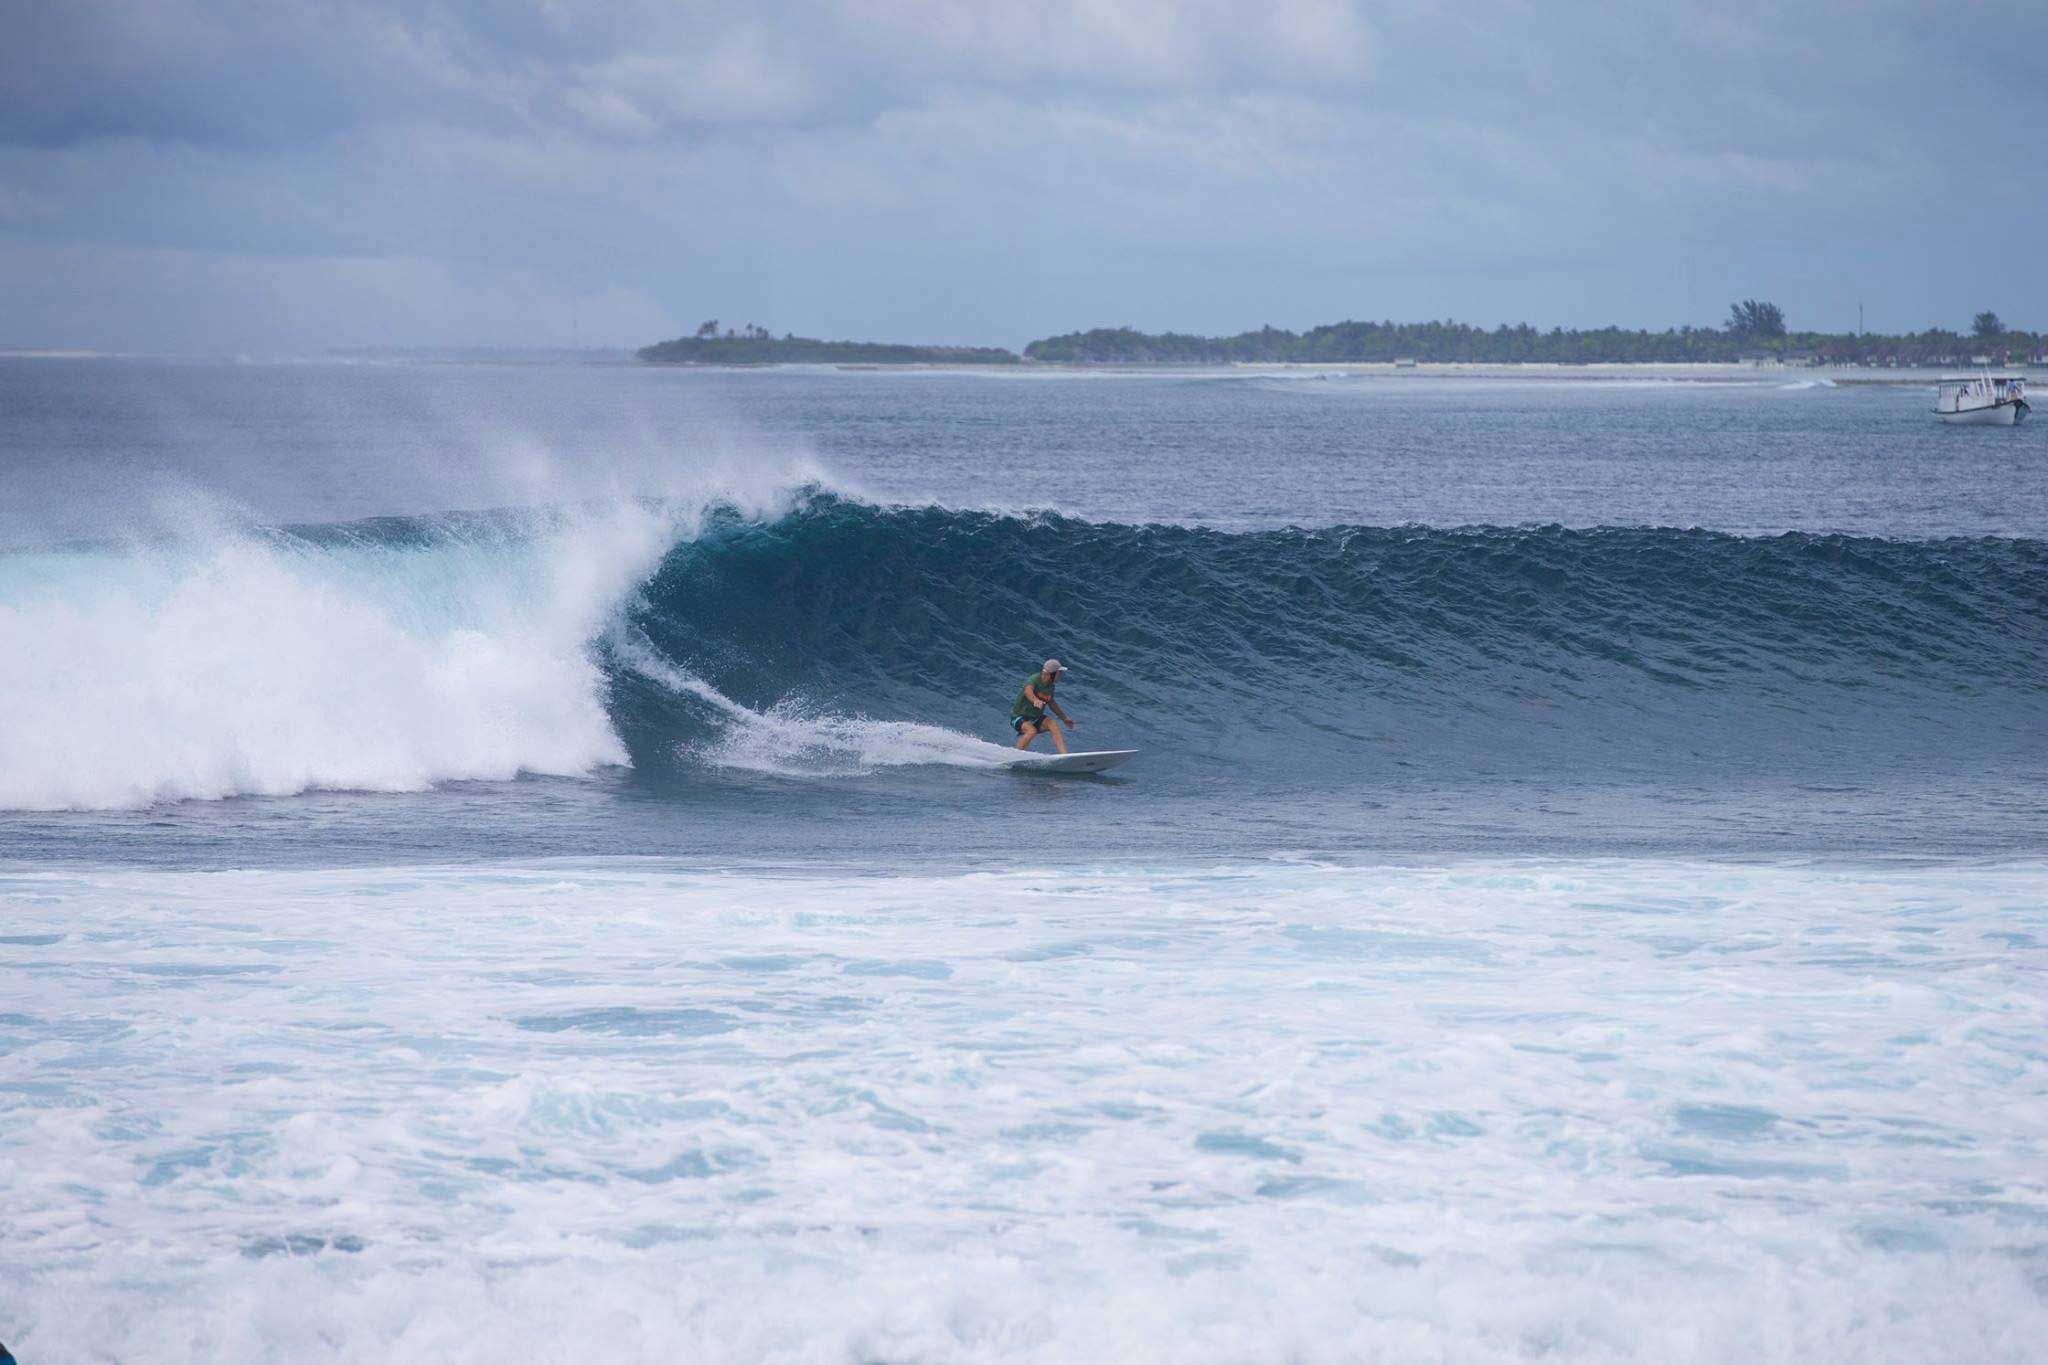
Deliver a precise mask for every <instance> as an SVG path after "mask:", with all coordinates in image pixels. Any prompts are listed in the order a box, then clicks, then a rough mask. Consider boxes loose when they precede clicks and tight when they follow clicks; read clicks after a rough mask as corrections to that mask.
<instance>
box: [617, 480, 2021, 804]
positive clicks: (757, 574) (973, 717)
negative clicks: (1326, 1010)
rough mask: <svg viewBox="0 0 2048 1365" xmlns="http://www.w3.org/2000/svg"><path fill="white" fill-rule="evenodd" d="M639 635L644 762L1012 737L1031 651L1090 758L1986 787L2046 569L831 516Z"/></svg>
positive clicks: (623, 664)
mask: <svg viewBox="0 0 2048 1365" xmlns="http://www.w3.org/2000/svg"><path fill="white" fill-rule="evenodd" d="M630 616H631V622H632V625H633V627H634V632H633V633H634V634H635V636H636V637H637V639H638V641H639V643H638V644H637V645H636V646H635V648H634V649H633V650H631V651H628V652H627V655H625V656H615V657H614V659H613V663H614V666H615V682H616V683H617V688H616V692H615V698H614V701H615V707H614V714H615V718H616V719H617V720H618V722H619V725H620V732H621V735H622V737H623V738H624V740H625V742H626V744H627V745H628V747H629V748H630V749H631V751H632V752H633V755H634V758H635V761H636V763H642V764H652V765H660V764H664V763H668V762H671V761H673V760H674V758H675V756H676V755H677V754H679V753H680V754H681V755H683V756H684V758H685V759H686V760H688V759H689V758H692V757H703V756H705V755H706V754H707V752H709V753H714V754H715V752H716V751H715V748H714V749H711V750H707V748H706V747H705V746H706V745H707V744H708V743H710V742H711V741H713V739H714V738H715V736H716V734H717V733H719V732H721V731H722V730H725V729H729V728H731V713H730V712H729V711H727V710H725V709H724V708H723V707H722V706H721V705H720V704H718V703H715V702H713V701H711V700H710V699H711V698H712V697H714V696H715V697H716V698H718V699H720V701H721V702H727V699H729V702H728V704H729V703H738V704H739V706H741V707H743V708H746V710H747V713H748V714H749V715H756V716H758V715H760V714H763V713H770V714H773V713H774V708H776V707H777V706H780V707H781V708H782V714H781V723H782V728H783V732H784V733H785V739H786V741H787V742H786V744H785V748H787V749H788V750H789V751H790V752H792V753H794V752H796V751H798V750H800V749H801V747H802V745H801V742H800V741H799V739H798V738H797V737H794V736H792V735H791V734H789V733H788V732H791V731H803V726H804V723H805V721H806V718H807V717H809V718H810V720H811V722H812V729H811V730H810V731H807V732H804V733H808V734H811V735H812V736H813V738H815V739H816V741H817V744H818V746H819V748H820V749H821V750H830V751H833V752H838V753H841V754H842V755H843V754H845V753H847V752H849V750H850V749H857V748H858V744H857V743H851V742H848V741H847V739H846V737H843V736H842V737H840V738H839V739H835V738H834V737H833V736H832V735H831V734H830V733H829V729H830V724H831V722H830V721H829V719H828V718H829V717H832V716H841V717H844V716H854V715H864V716H869V717H879V718H917V719H919V720H923V721H927V722H932V723H936V724H938V725H942V726H948V727H956V728H958V729H961V730H965V731H970V732H972V733H976V734H979V735H982V736H984V737H987V738H990V739H996V740H1000V739H1001V738H1002V737H1003V736H1004V733H1005V731H1006V730H1007V724H1006V721H1007V715H1008V707H1009V703H1010V700H1011V698H1012V697H1013V696H1014V695H1015V693H1016V690H1017V688H1018V686H1019V684H1020V682H1021V680H1022V678H1023V676H1024V675H1025V674H1026V673H1027V672H1029V671H1030V668H1031V666H1032V664H1033V663H1034V662H1035V661H1036V660H1038V659H1040V658H1043V657H1044V656H1045V655H1047V654H1057V655H1059V656H1060V657H1061V658H1062V659H1063V660H1065V661H1067V662H1068V663H1069V664H1070V665H1071V666H1072V667H1073V670H1074V672H1073V674H1072V676H1071V677H1070V679H1069V681H1068V685H1067V687H1066V701H1067V704H1068V706H1069V709H1070V710H1073V711H1074V712H1075V713H1076V715H1077V717H1078V718H1080V719H1081V720H1082V721H1083V722H1084V725H1083V729H1082V730H1081V732H1080V734H1079V735H1078V736H1077V738H1082V739H1085V740H1086V741H1087V742H1088V743H1089V744H1091V745H1094V744H1105V743H1110V742H1117V743H1122V742H1127V741H1128V742H1141V743H1145V744H1149V745H1155V746H1157V745H1166V746H1169V747H1171V748H1173V749H1175V750H1177V751H1181V752H1188V753H1201V752H1213V753H1217V754H1221V755H1224V756H1227V757H1229V758H1231V759H1232V760H1233V761H1237V762H1241V763H1242V762H1250V763H1265V764H1270V765H1280V766H1284V767H1285V768H1287V769H1288V770H1289V771H1294V772H1312V771H1324V772H1329V773H1333V774H1341V773H1344V772H1347V771H1366V770H1370V771H1373V772H1379V773H1386V772H1401V771H1408V770H1413V771H1415V772H1417V773H1433V774H1437V775H1442V776H1458V775H1461V774H1462V775H1473V776H1480V777H1484V776H1487V775H1492V774H1502V773H1515V772H1526V773H1528V774H1532V775H1541V774H1546V773H1547V774H1550V775H1551V776H1553V777H1555V778H1557V779H1558V780H1573V779H1578V778H1583V777H1586V776H1588V775H1592V776H1596V777H1597V776H1599V775H1601V774H1613V775H1616V776H1619V777H1631V778H1632V777H1641V776H1649V777H1652V778H1657V777H1668V776H1671V775H1673V774H1682V773H1685V772H1689V771H1697V772H1700V773H1702V774H1708V773H1712V774H1717V775H1722V776H1725V775H1727V774H1730V773H1736V774H1740V773H1743V772H1749V771H1756V772H1770V773H1783V772H1790V773H1793V774H1795V775H1796V774H1798V773H1800V772H1804V771H1808V770H1811V771H1814V772H1823V771H1826V770H1856V771H1868V770H1869V769H1870V768H1871V767H1872V766H1873V765H1875V766H1876V767H1878V768H1884V767H1887V766H1889V765H1892V764H1898V763H1911V764H1920V765H1927V764H1932V765H1941V764H1944V763H1951V762H1955V761H1959V760H1961V761H1969V762H1973V763H1983V762H1992V763H1997V762H2001V761H2005V760H2007V759H2010V758H2012V757H2014V756H2016V755H2018V754H2019V753H2020V752H2021V751H2022V750H2038V749H2039V748H2040V744H2041V741H2040V739H2039V730H2040V728H2041V727H2040V726H2039V725H2038V723H2037V722H2038V719H2039V717H2040V714H2041V711H2040V708H2041V705H2042V702H2043V701H2044V699H2048V547H2044V546H2043V545H2042V544H2041V543H2040V542H2035V541H2023V540H2006V539H1996V540H1994V539H1985V540H1968V541H1964V540H1948V541H1939V542H1907V541H1889V540H1879V539H1859V538H1853V537H1846V536H1834V535H1807V534H1788V535H1782V536H1777V537H1774V538H1769V539H1749V538H1741V537H1735V536H1729V535H1723V534H1716V533H1710V532H1703V531H1681V530H1668V529H1611V530H1592V531H1574V530H1564V529H1559V528H1542V529H1490V528H1476V529H1464V530H1435V529H1427V528H1393V529H1386V528H1373V527H1338V528H1332V529H1326V530H1314V531H1304V530H1283V531H1269V532H1255V533H1230V532H1221V531H1214V530H1205V529H1197V528H1187V527H1172V526H1128V525H1104V524H1096V523H1089V522H1084V521H1078V520H1072V519H1068V518H1064V517H1059V516H1041V517H1036V518H1029V519H1021V518H1016V517H1006V516H997V515H992V514H985V513H978V512H961V511H950V510H944V509H939V508H929V507H927V508H910V509H881V508H876V507H873V506H869V505H865V504H862V503H858V502H853V501H849V500H844V499H840V498H836V497H832V496H829V495H821V496H817V497H814V498H812V499H810V500H809V501H808V502H807V503H805V504H804V505H803V506H802V507H800V508H799V509H798V510H796V511H794V512H792V513H791V514H789V515H787V516H784V517H781V518H779V519H775V520H771V521H743V520H740V519H738V518H733V517H728V518H722V519H714V520H713V521H712V522H711V523H710V524H709V525H707V527H706V528H705V529H704V531H703V533H702V534H701V535H699V536H697V537H696V538H694V539H692V540H690V541H689V542H687V543H684V544H680V545H678V546H677V547H676V548H675V549H673V550H672V551H671V552H670V553H669V554H668V555H667V557H666V558H665V560H664V561H663V563H662V565H661V568H660V570H659V572H658V573H656V574H655V576H654V577H653V579H652V581H651V582H650V583H649V584H648V585H647V586H646V588H645V589H644V590H643V592H642V593H641V594H640V595H639V597H638V600H637V602H636V603H635V605H634V606H633V608H632V610H631V613H630ZM649 654H652V655H653V656H654V657H655V658H656V659H658V660H659V661H660V665H661V667H658V668H655V669H652V670H649V669H646V668H642V667H637V666H636V661H637V662H642V663H644V661H645V660H646V659H647V657H648V655H649ZM662 668H669V669H679V670H682V671H683V672H684V673H686V674H687V675H688V676H689V677H690V678H692V679H694V680H698V681H699V682H700V683H701V685H702V686H701V690H700V691H699V692H698V693H696V694H692V693H690V692H689V691H688V690H687V689H684V690H682V691H678V690H677V689H676V688H675V687H674V686H672V685H668V686H661V685H655V684H654V682H653V679H658V678H660V677H661V676H662V673H661V669H662ZM669 682H670V683H671V684H672V683H673V682H674V679H673V677H671V678H670V679H669ZM839 723H841V724H844V722H839ZM741 728H742V729H744V728H745V727H741ZM742 747H745V746H742ZM770 747H771V748H772V747H773V746H770ZM977 747H978V746H977ZM758 748H759V746H758V745H757V746H756V750H758ZM962 761H973V757H972V756H964V757H963V759H962Z"/></svg>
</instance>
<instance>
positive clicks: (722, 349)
mask: <svg viewBox="0 0 2048 1365" xmlns="http://www.w3.org/2000/svg"><path fill="white" fill-rule="evenodd" d="M637 354H638V355H639V357H640V359H642V360H643V361H646V362H647V363H648V364H650V365H834V364H837V365H1015V364H1017V363H1018V356H1017V353H1016V352H1015V351H1006V350H1004V349H1002V348H1001V347H999V346H904V345H899V344H896V343H894V342H886V341H819V340H817V339H816V338H814V337H800V336H797V335H796V334H794V333H786V334H784V335H782V336H779V337H778V336H771V335H770V334H769V333H768V332H767V330H766V329H764V328H761V327H756V326H754V325H753V324H752V323H748V324H747V325H746V326H745V327H742V328H739V329H738V330H734V329H732V328H727V329H726V330H725V331H723V332H721V331H719V330H718V320H717V319H716V318H713V319H712V320H711V321H709V322H706V323H705V324H704V325H703V326H701V327H699V328H698V329H697V331H696V334H695V335H693V336H686V337H677V338H676V339H675V340H673V341H660V342H656V343H655V344H654V345H652V346H643V347H641V348H640V350H639V351H638V353H637Z"/></svg>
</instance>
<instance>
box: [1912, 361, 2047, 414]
mask: <svg viewBox="0 0 2048 1365" xmlns="http://www.w3.org/2000/svg"><path fill="white" fill-rule="evenodd" d="M2026 388H2027V381H2026V380H2024V379H2022V378H2021V377H2020V376H2018V375H2016V374H1993V373H1991V371H1989V370H1985V371H1984V372H1982V373H1981V374H1945V375H1943V376H1942V377H1941V378H1940V379H1938V380H1936V381H1935V387H1934V415H1935V416H1936V417H1939V418H1940V419H1941V420H1942V421H1944V422H1960V423H1967V424H1969V425H1971V426H1986V427H2009V426H2011V425H2012V424H2013V423H2015V422H2017V421H2019V420H2020V419H2022V418H2023V417H2025V416H2026V415H2027V414H2028V413H2029V412H2032V411H2033V409H2032V408H2030V407H2029V406H2027V395H2026Z"/></svg>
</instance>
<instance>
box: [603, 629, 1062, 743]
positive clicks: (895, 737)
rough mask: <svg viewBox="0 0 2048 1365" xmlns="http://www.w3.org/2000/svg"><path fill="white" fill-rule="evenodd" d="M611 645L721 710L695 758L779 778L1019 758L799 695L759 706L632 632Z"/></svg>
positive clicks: (955, 735) (936, 729) (638, 667)
mask: <svg viewBox="0 0 2048 1365" xmlns="http://www.w3.org/2000/svg"><path fill="white" fill-rule="evenodd" d="M608 643H609V645H610V647H611V650H612V653H613V657H615V658H616V659H618V660H619V662H620V663H622V664H624V665H625V666H626V667H628V668H631V669H632V670H633V671H634V672H636V673H639V674H640V675H641V676H643V677H646V678H648V679H650V680H652V681H654V682H657V683H659V684H661V685H662V686H663V687H665V688H667V689H668V690H669V691H671V692H674V693H676V694H678V695H680V696H687V697H694V698H696V699H697V700H698V701H701V702H704V703H706V704H708V705H709V706H710V707H711V708H712V709H713V710H714V711H715V712H717V714H718V716H719V718H720V720H721V722H722V725H721V727H720V729H719V731H718V733H717V735H716V736H715V737H714V738H710V739H707V740H705V741H704V742H702V743H700V744H698V745H697V746H695V747H694V749H693V750H692V751H691V756H692V757H693V758H695V759H697V760H698V761H699V762H703V763H708V764H711V765H713V766H715V767H721V768H733V769H738V770H741V771H746V772H757V773H766V774H771V775H774V776H780V777H852V776H858V775H859V774H861V773H867V772H873V771H874V770H875V769H877V768H896V767H914V766H919V765H934V764H936V765H940V766H945V767H961V768H994V767H999V766H1001V765H1003V764H1006V763H1009V762H1010V761H1011V760H1013V759H1015V758H1016V757H1017V755H1016V752H1015V751H1014V750H1013V749H1011V748H1009V747H1008V746H1006V745H1001V744H991V743H989V742H988V741H987V740H982V739H976V738H975V737H974V736H973V735H966V734H962V733H960V732H959V731H958V730H948V729H946V728H945V727H943V726H939V725H921V724H918V723H917V722H915V721H891V720H873V719H870V718H868V717H865V716H844V715H840V714H838V713H837V712H833V711H829V710H826V709H824V708H821V707H818V706H816V705H813V704H812V703H809V702H807V701H805V700H803V699H802V698H798V697H792V698H786V699H784V700H783V701H781V702H778V703H776V704H775V705H773V706H770V707H767V708H766V709H763V710H755V709H753V708H752V707H747V706H743V705H741V704H740V703H738V702H735V701H733V700H732V699H731V698H729V697H727V696H726V695H725V694H724V693H722V692H720V691H719V690H718V689H717V688H715V687H713V686H711V684H709V683H707V682H705V681H704V680H703V679H702V678H699V677H697V676H696V675H695V674H693V673H691V672H689V671H688V670H687V669H683V668H679V667H677V666H676V665H675V664H674V663H672V662H670V661H669V660H667V659H664V658H662V657H661V655H660V654H658V653H657V652H656V651H655V650H654V649H653V648H652V647H650V646H648V645H647V644H646V643H645V641H644V640H642V639H640V638H639V637H638V636H637V635H635V634H634V633H632V632H630V631H626V630H623V629H622V630H620V631H617V632H615V633H614V634H613V635H612V636H611V637H610V639H609V641H608ZM1040 747H1041V748H1043V747H1044V746H1040Z"/></svg>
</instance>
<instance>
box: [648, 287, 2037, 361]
mask: <svg viewBox="0 0 2048 1365" xmlns="http://www.w3.org/2000/svg"><path fill="white" fill-rule="evenodd" d="M637 354H638V356H639V358H640V359H641V360H642V361H644V362H647V363H649V364H655V365H821V364H837V365H1016V364H1019V363H1022V362H1033V363H1037V364H1049V365H1239V364H1267V365H1275V364H1289V365H1316V364H1324V365H1329V364H1347V363H1348V364H1374V363H1377V364H1394V363H1400V362H1408V361H1412V362H1415V363H1418V364H1478V365H1519V364H1531V365H1683V364H1700V363H1721V364H1737V363H1741V362H1744V361H1748V362H1752V363H1772V362H1775V363H1779V364H1785V365H1867V366H1885V367H1899V368H1922V367H1930V366H1959V365H1969V364H1972V363H1974V362H1975V361H1977V360H1979V359H1983V360H1988V361H1989V362H1990V363H1992V364H1994V365H2004V364H2017V363H2024V362H2026V361H2029V360H2032V361H2034V362H2035V363H2040V364H2048V335H2044V334H2042V333H2032V332H2021V331H2014V330H2011V329H2009V328H2007V327H2006V326H2005V324H2004V323H2003V322H2001V321H2000V320H1999V317H1998V315H1997V314H1996V313H1991V312H1984V313H1979V314H1977V316H1976V318H1975V320H1974V322H1973V323H1972V326H1971V330H1970V332H1969V333H1968V334H1967V335H1966V334H1964V333H1960V332H1951V331H1948V330H1946V329H1944V328H1940V327H1930V328H1928V329H1927V330H1926V331H1924V332H1912V333H1907V334H1905V335H1900V336H1887V335H1883V334H1880V333H1876V332H1794V331H1791V330H1789V329H1788V328H1787V327H1786V326H1785V314H1784V312H1783V311H1782V310H1781V309H1779V307H1778V306H1777V305H1776V304H1773V303H1768V302H1761V301H1759V300H1756V299H1744V300H1743V301H1742V302H1740V303H1736V304H1732V305H1730V307H1729V310H1728V321H1727V322H1726V323H1725V324H1723V325H1722V326H1720V327H1691V326H1687V327H1673V328H1667V329H1666V330H1664V331H1661V332H1651V331H1647V330H1643V331H1630V330H1628V329H1627V328H1623V327H1601V328H1598V329H1594V330H1588V331H1581V330H1578V329H1576V328H1564V327H1553V328H1551V329H1550V330H1549V331H1547V332H1546V331H1542V330H1540V329H1538V328H1535V327H1532V326H1530V325H1529V324H1528V323H1526V322H1524V323H1517V324H1515V325H1513V326H1508V325H1502V326H1499V327H1495V328H1493V329H1492V330H1491V331H1489V330H1487V329H1486V328H1484V327H1474V326H1471V325H1469V324H1467V323H1462V322H1332V323H1326V324H1325V325H1323V326H1321V327H1312V328H1310V329H1309V330H1308V331H1306V332H1290V331H1286V330H1284V329H1282V328H1277V327H1261V328H1260V329H1259V330H1258V331H1256V332H1240V333H1238V334H1237V335H1236V336H1225V337H1209V336H1194V335H1191V334H1189V333H1185V332H1140V331H1136V330H1134V329H1132V328H1129V327H1097V328H1094V329H1092V330H1090V331H1086V332H1069V333H1067V334H1066V335H1064V336H1056V337H1045V338H1043V339H1041V340H1038V341H1034V342H1032V343H1031V344H1030V345H1028V346H1026V347H1025V348H1024V353H1023V355H1022V356H1021V357H1020V356H1019V355H1017V353H1015V352H1014V351H1009V350H1005V349H1003V348H1002V347H1000V346H906V345H900V344H897V343H894V342H882V341H819V340H817V339H815V338H812V337H800V336H797V335H795V334H794V333H785V334H784V335H782V336H779V337H778V336H772V335H770V334H769V332H768V331H767V330H766V329H765V328H761V327H757V326H755V325H753V324H752V323H749V324H747V325H746V326H745V327H742V328H738V329H733V328H726V329H725V330H723V331H721V330H719V325H718V322H717V320H716V319H712V320H711V321H708V322H706V323H705V324H704V325H703V326H701V327H699V328H698V329H697V331H696V333H695V334H694V335H691V336H686V337H677V338H676V339H675V340H673V341H662V342H657V343H656V344H654V345H652V346H643V347H642V348H641V349H640V350H639V351H638V352H637Z"/></svg>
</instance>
